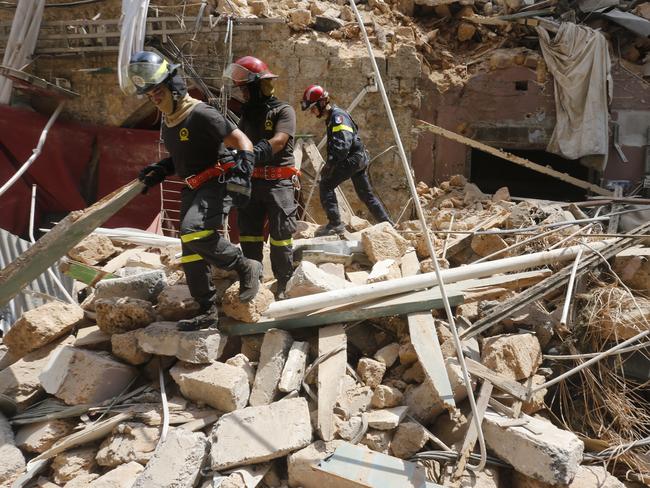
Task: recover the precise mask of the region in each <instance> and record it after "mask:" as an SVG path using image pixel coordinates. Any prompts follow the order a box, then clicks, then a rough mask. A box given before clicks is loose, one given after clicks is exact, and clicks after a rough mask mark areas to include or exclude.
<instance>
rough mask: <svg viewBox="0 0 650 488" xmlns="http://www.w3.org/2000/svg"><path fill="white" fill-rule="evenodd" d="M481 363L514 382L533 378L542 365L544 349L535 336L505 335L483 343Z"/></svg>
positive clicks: (491, 338) (488, 338)
mask: <svg viewBox="0 0 650 488" xmlns="http://www.w3.org/2000/svg"><path fill="white" fill-rule="evenodd" d="M481 363H482V364H483V365H484V366H486V367H488V368H490V369H491V370H493V371H495V372H496V373H498V374H500V375H502V376H504V377H506V378H509V379H513V380H523V379H526V378H529V377H531V376H532V375H533V374H535V371H537V368H539V366H540V365H541V364H542V349H541V347H540V345H539V341H538V340H537V337H535V336H534V335H533V334H503V335H498V336H493V337H487V338H486V339H485V340H484V341H483V351H482V354H481Z"/></svg>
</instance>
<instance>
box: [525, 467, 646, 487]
mask: <svg viewBox="0 0 650 488" xmlns="http://www.w3.org/2000/svg"><path fill="white" fill-rule="evenodd" d="M553 486H555V485H550V484H548V483H544V482H543V481H538V480H536V479H533V478H529V477H528V476H526V475H524V474H521V473H518V472H517V471H513V473H512V487H513V488H553ZM565 486H566V487H567V488H593V487H597V488H625V487H626V486H632V485H627V484H624V483H622V482H621V481H619V480H618V479H617V478H616V477H614V476H612V475H611V474H609V473H608V472H607V470H606V469H605V468H604V467H602V466H580V467H579V468H578V472H577V474H576V477H575V478H573V481H572V482H571V483H570V484H569V485H565ZM634 486H636V485H634ZM639 486H640V485H639Z"/></svg>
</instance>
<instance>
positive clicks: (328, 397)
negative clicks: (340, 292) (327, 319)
mask: <svg viewBox="0 0 650 488" xmlns="http://www.w3.org/2000/svg"><path fill="white" fill-rule="evenodd" d="M347 343H348V339H347V336H346V334H345V329H344V328H343V325H341V324H337V325H330V326H329V327H323V328H321V329H319V331H318V356H319V357H320V356H322V355H323V354H327V353H329V352H330V351H334V350H337V349H341V350H340V351H339V352H337V353H335V354H333V355H332V356H330V357H329V358H327V359H326V360H325V361H323V362H322V363H320V364H319V365H318V430H319V431H320V435H321V438H322V439H323V440H324V441H331V440H332V439H334V433H335V432H336V427H335V425H334V405H336V400H337V398H338V396H339V392H340V390H341V379H342V378H343V376H344V375H345V368H346V366H347V364H348V355H347Z"/></svg>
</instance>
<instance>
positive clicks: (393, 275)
mask: <svg viewBox="0 0 650 488" xmlns="http://www.w3.org/2000/svg"><path fill="white" fill-rule="evenodd" d="M401 277H402V271H401V269H400V267H399V261H396V260H395V259H384V260H382V261H379V262H377V263H375V264H374V265H373V266H372V270H371V271H370V274H369V275H368V279H367V283H379V282H380V281H389V280H395V279H398V278H401Z"/></svg>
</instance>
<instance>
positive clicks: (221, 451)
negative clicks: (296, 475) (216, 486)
mask: <svg viewBox="0 0 650 488" xmlns="http://www.w3.org/2000/svg"><path fill="white" fill-rule="evenodd" d="M311 438H312V427H311V420H310V417H309V408H308V406H307V400H305V399H304V398H292V399H289V400H281V401H279V402H275V403H272V404H271V405H263V406H259V407H247V408H243V409H241V410H236V411H234V412H232V413H228V414H225V415H223V416H222V417H221V418H220V419H219V421H218V422H217V424H216V425H215V427H214V429H213V431H212V451H211V458H212V469H214V470H217V471H219V470H222V469H226V468H231V467H236V466H242V465H249V464H257V463H261V462H265V461H269V460H271V459H276V458H279V457H283V456H286V455H287V454H289V453H291V452H293V451H296V450H298V449H301V448H303V447H305V446H307V445H309V443H311Z"/></svg>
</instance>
